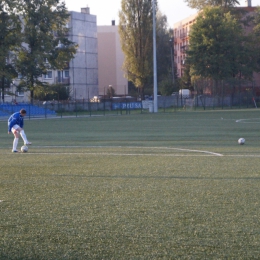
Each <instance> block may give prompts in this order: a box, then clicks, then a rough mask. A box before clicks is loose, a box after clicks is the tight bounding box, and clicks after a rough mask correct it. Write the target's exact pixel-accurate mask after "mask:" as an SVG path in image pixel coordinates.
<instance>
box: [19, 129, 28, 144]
mask: <svg viewBox="0 0 260 260" xmlns="http://www.w3.org/2000/svg"><path fill="white" fill-rule="evenodd" d="M20 135H21V137H22V138H23V142H24V143H25V144H27V143H28V140H27V137H26V134H25V132H24V130H22V131H21V132H20Z"/></svg>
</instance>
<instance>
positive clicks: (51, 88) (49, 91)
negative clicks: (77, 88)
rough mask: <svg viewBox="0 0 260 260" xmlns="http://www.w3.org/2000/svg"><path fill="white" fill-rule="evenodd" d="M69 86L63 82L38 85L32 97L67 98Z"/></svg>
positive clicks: (44, 98) (45, 98) (41, 98)
mask: <svg viewBox="0 0 260 260" xmlns="http://www.w3.org/2000/svg"><path fill="white" fill-rule="evenodd" d="M70 92H71V91H70V87H69V86H65V85H63V84H46V85H45V86H44V87H38V88H37V89H36V90H35V92H34V98H35V99H38V100H68V99H69V97H70V94H71V93H70Z"/></svg>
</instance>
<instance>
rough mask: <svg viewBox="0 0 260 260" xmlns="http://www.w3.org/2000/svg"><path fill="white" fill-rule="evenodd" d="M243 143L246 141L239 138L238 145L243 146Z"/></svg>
mask: <svg viewBox="0 0 260 260" xmlns="http://www.w3.org/2000/svg"><path fill="white" fill-rule="evenodd" d="M245 141H246V140H245V138H239V139H238V141H237V142H238V143H239V144H244V143H245Z"/></svg>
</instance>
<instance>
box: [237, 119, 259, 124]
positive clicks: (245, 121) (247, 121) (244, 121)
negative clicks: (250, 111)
mask: <svg viewBox="0 0 260 260" xmlns="http://www.w3.org/2000/svg"><path fill="white" fill-rule="evenodd" d="M253 120H255V121H253ZM257 121H259V122H257ZM236 123H243V124H260V119H259V118H248V119H238V120H236Z"/></svg>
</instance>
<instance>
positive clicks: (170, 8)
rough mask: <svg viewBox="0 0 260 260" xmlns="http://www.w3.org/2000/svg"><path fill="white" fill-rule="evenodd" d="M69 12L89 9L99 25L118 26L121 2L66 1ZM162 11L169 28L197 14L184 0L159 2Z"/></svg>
mask: <svg viewBox="0 0 260 260" xmlns="http://www.w3.org/2000/svg"><path fill="white" fill-rule="evenodd" d="M64 1H65V3H66V6H67V8H68V10H69V11H76V12H80V10H81V7H87V6H88V7H89V8H90V14H93V15H96V16H97V25H111V21H112V20H115V21H116V25H118V22H119V18H118V12H119V10H120V9H121V0H64ZM158 4H159V9H160V11H161V12H162V13H163V14H165V15H166V16H167V20H168V25H169V27H173V24H174V23H176V22H179V21H180V20H182V19H184V18H186V17H188V16H190V15H192V14H195V13H196V10H195V9H191V8H189V7H188V6H187V4H186V3H185V2H184V0H158ZM258 5H259V6H260V0H252V6H258ZM240 6H245V0H240Z"/></svg>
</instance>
